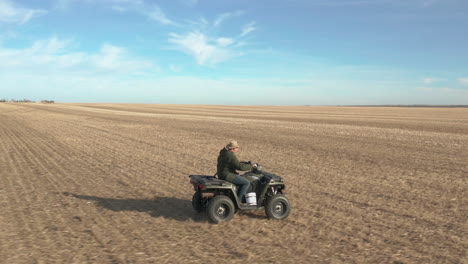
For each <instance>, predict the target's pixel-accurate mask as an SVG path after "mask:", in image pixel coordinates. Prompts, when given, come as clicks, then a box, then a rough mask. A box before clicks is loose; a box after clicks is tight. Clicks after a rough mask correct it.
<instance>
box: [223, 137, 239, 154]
mask: <svg viewBox="0 0 468 264" xmlns="http://www.w3.org/2000/svg"><path fill="white" fill-rule="evenodd" d="M226 149H227V150H229V151H232V152H237V150H238V149H239V143H237V141H235V140H231V142H229V143H228V144H227V145H226Z"/></svg>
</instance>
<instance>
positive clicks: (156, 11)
mask: <svg viewBox="0 0 468 264" xmlns="http://www.w3.org/2000/svg"><path fill="white" fill-rule="evenodd" d="M142 12H143V13H145V14H146V15H147V16H148V17H149V18H150V19H152V20H154V21H157V22H159V23H161V24H164V25H175V24H176V23H174V21H172V20H170V19H169V18H167V16H166V14H165V13H164V12H163V11H162V9H161V8H160V7H159V6H153V7H152V8H151V9H150V10H149V11H143V10H142Z"/></svg>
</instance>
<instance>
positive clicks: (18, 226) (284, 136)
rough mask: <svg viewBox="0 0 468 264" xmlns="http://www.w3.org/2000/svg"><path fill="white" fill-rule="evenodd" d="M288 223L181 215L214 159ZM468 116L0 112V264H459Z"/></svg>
mask: <svg viewBox="0 0 468 264" xmlns="http://www.w3.org/2000/svg"><path fill="white" fill-rule="evenodd" d="M230 139H236V140H238V142H239V143H240V144H241V149H240V152H239V156H240V159H242V160H251V161H253V162H259V163H261V164H263V165H264V167H265V169H266V170H268V171H270V172H273V173H275V174H278V175H281V176H283V177H284V179H285V181H286V185H287V196H288V198H289V199H290V200H291V203H292V211H291V214H290V216H289V218H288V219H287V220H285V221H273V220H268V219H267V218H266V216H265V213H264V212H263V211H256V212H241V213H238V214H236V215H235V217H234V218H233V220H231V221H230V222H228V223H223V224H220V225H214V224H211V223H209V222H208V220H207V218H206V216H205V215H203V214H198V213H196V212H194V211H193V209H192V208H191V197H192V195H193V189H192V186H191V185H190V183H189V179H188V175H190V174H207V175H212V174H214V172H215V167H216V157H217V155H218V152H219V150H220V149H221V148H222V147H223V146H224V145H225V144H226V143H227V142H228V141H229V140H230ZM467 182H468V109H466V108H384V107H362V108H360V107H306V106H304V107H286V106H285V107H282V106H203V105H131V104H35V103H31V104H13V103H1V104H0V209H1V213H0V262H2V263H244V262H246V261H248V262H249V263H393V264H397V263H468V260H467V248H468V234H467V230H468V224H467V223H468V199H467V197H468V195H467V194H468V183H467Z"/></svg>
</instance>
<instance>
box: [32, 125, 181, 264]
mask: <svg viewBox="0 0 468 264" xmlns="http://www.w3.org/2000/svg"><path fill="white" fill-rule="evenodd" d="M62 128H63V127H62ZM38 138H41V136H38ZM36 141H40V140H39V139H37V138H35V139H34V140H33V142H36ZM44 142H46V143H47V142H49V141H44V140H43V143H44ZM93 147H94V146H93ZM41 148H42V147H41ZM44 149H46V150H45V151H46V152H47V151H48V148H44ZM58 152H59V153H62V152H63V151H61V150H59V151H58ZM37 154H40V155H43V156H47V157H53V156H54V154H55V153H53V152H52V153H51V152H48V153H45V154H46V155H44V153H37ZM71 156H74V155H71ZM85 157H86V156H85ZM77 159H79V160H80V161H81V160H83V162H82V163H81V164H80V162H77V160H73V161H72V162H73V163H76V164H66V163H64V164H63V167H64V168H66V169H68V170H70V171H79V168H81V169H82V170H83V168H86V166H89V164H87V165H86V163H87V160H86V159H84V157H83V156H80V157H79V158H77ZM62 162H66V159H65V160H64V159H62ZM94 162H95V163H96V161H94ZM98 163H99V164H100V162H98ZM85 170H86V169H85ZM92 172H94V173H96V167H94V168H93V171H89V172H88V174H91V173H92ZM101 172H103V173H102V175H103V176H109V175H105V174H104V170H102V171H101ZM58 174H63V175H67V173H58ZM98 174H99V173H98ZM106 180H107V181H108V180H109V179H106ZM62 182H63V181H62ZM80 184H81V185H83V182H81V183H80ZM62 188H63V187H62ZM86 189H87V188H86ZM89 189H90V190H91V189H92V188H89ZM111 189H117V188H113V187H112V188H111ZM109 196H110V197H112V195H109ZM114 196H115V194H114ZM127 197H128V195H127ZM100 203H106V205H105V207H107V208H111V209H114V211H119V210H120V209H119V208H118V207H115V205H114V204H113V201H112V199H108V200H101V201H100ZM117 203H119V201H117ZM133 206H134V207H135V208H133V209H134V210H136V211H140V210H139V209H141V211H148V208H147V207H148V203H144V204H143V205H142V206H140V205H139V204H135V203H134V204H133ZM184 211H187V210H184ZM121 218H123V220H122V221H120V222H123V221H124V220H125V216H123V217H121ZM106 221H107V222H109V221H108V219H106ZM129 221H131V220H129ZM129 221H127V222H129ZM103 222H104V221H103ZM107 224H109V223H107ZM111 225H112V226H117V227H118V226H119V225H118V223H116V224H115V225H114V224H111ZM91 231H92V233H93V234H94V235H95V236H96V237H97V240H98V241H100V243H101V244H106V243H107V242H109V241H115V240H117V241H119V239H103V235H101V234H103V233H105V232H103V231H100V230H99V229H97V228H96V225H94V226H92V228H91ZM108 233H109V232H107V233H106V236H107V237H109V234H108ZM132 237H133V236H130V237H127V240H128V239H130V240H131V239H132ZM135 240H137V239H136V238H135ZM120 241H122V240H120ZM121 244H122V245H125V243H121ZM125 247H127V246H125ZM115 251H118V250H115ZM120 252H122V251H121V250H120ZM147 255H150V254H147ZM142 257H144V256H142ZM119 259H120V262H122V259H125V258H124V257H120V258H119Z"/></svg>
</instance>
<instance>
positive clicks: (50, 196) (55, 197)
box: [7, 120, 123, 262]
mask: <svg viewBox="0 0 468 264" xmlns="http://www.w3.org/2000/svg"><path fill="white" fill-rule="evenodd" d="M10 121H11V120H10ZM11 123H14V122H10V124H11ZM10 130H12V129H11V128H10ZM24 131H28V133H24ZM34 132H35V131H34V130H31V129H22V130H19V129H18V130H16V131H10V133H7V134H9V135H8V136H9V139H10V140H9V141H10V142H12V144H11V145H12V146H13V148H16V149H18V148H21V150H22V151H24V152H23V153H19V152H18V151H17V154H18V156H19V157H20V160H21V162H17V159H13V160H12V161H13V166H12V167H13V169H14V170H16V169H15V168H21V167H23V168H29V170H26V171H22V172H18V173H15V174H16V175H18V176H19V177H17V178H16V179H17V181H18V184H19V185H20V186H21V187H22V189H23V193H24V194H26V199H25V200H26V203H27V204H31V205H33V204H35V203H38V202H40V204H41V205H45V204H48V205H50V204H56V205H59V204H60V203H61V205H62V207H61V208H60V212H61V213H58V214H56V215H54V216H52V215H50V214H49V213H47V210H46V211H45V213H44V212H39V213H37V215H35V217H34V219H39V220H37V221H38V222H34V224H35V225H36V227H35V228H33V227H31V228H29V231H30V232H28V233H34V234H42V235H43V236H45V238H43V239H42V240H46V242H47V243H46V244H47V245H51V244H52V245H54V244H55V245H60V244H65V245H67V244H69V243H65V242H63V241H64V240H65V239H64V238H63V237H60V236H61V234H62V233H63V232H72V231H71V230H58V229H59V228H65V229H68V227H69V226H72V225H70V224H69V221H70V216H71V215H74V214H75V212H74V211H69V210H67V208H63V204H64V199H63V195H62V194H61V193H62V191H61V190H64V189H70V188H69V187H65V186H64V185H63V183H64V182H70V183H73V185H75V186H78V183H77V182H76V181H75V180H74V179H73V178H72V177H70V176H69V175H70V172H73V171H74V170H76V169H77V168H76V167H74V166H68V165H72V163H73V162H66V161H67V160H66V159H64V158H63V157H62V158H61V162H63V163H64V165H66V166H62V167H61V166H57V165H58V164H57V162H56V161H57V159H51V158H50V157H54V154H55V153H54V152H51V151H50V150H51V149H53V146H50V145H49V144H47V141H44V140H43V137H42V136H41V135H40V134H36V133H34ZM35 149H40V150H41V153H39V152H36V151H35ZM58 153H66V152H63V151H59V152H58ZM44 154H46V155H44ZM31 157H34V159H32V158H31ZM44 157H48V158H47V159H45V158H44ZM55 158H57V156H56V155H55ZM50 168H53V169H55V171H56V173H53V171H52V172H51V171H50ZM64 168H69V170H68V172H67V171H66V170H64ZM27 175H29V176H31V177H28V181H25V180H24V177H26V176H27ZM59 175H60V176H59ZM37 176H43V177H37ZM63 176H65V177H66V179H67V181H63V180H62V181H59V180H58V179H59V178H61V179H63ZM51 177H52V178H51ZM9 180H10V179H9ZM44 180H45V181H44ZM44 184H45V185H50V186H44V187H43V186H41V185H44ZM80 185H82V182H81V183H80ZM59 186H60V187H59ZM38 187H42V188H38ZM40 189H42V191H39V192H38V190H40ZM50 190H55V192H50ZM10 193H14V192H11V191H10ZM30 193H32V194H37V193H45V194H47V195H45V197H30V195H29V194H30ZM33 198H35V199H33ZM15 199H16V200H17V201H16V204H20V203H19V201H18V197H15ZM41 200H46V201H41ZM65 204H66V202H65ZM46 207H47V206H46ZM19 208H21V207H19ZM77 208H78V209H79V211H80V212H81V215H82V216H83V217H80V216H75V217H73V218H71V219H75V221H78V222H81V221H83V219H86V217H85V216H88V215H90V213H87V212H85V211H83V210H82V209H83V208H82V207H77ZM63 212H66V213H65V214H64V213H63ZM57 215H58V217H57ZM91 215H92V217H91V221H90V223H88V224H87V226H88V227H85V228H83V227H82V228H80V229H79V230H77V231H74V233H75V235H74V236H75V237H76V236H79V234H82V233H83V232H84V233H86V232H89V233H91V234H92V235H93V236H94V237H95V240H96V241H97V242H98V243H99V244H100V245H101V246H102V247H103V248H104V250H105V251H108V252H107V254H108V255H109V256H108V257H109V259H110V260H111V261H116V262H122V259H121V258H120V257H119V256H116V255H115V254H112V252H111V250H110V249H109V248H108V247H107V241H109V240H108V239H107V238H106V236H108V235H109V232H103V231H101V230H100V228H99V227H98V226H99V222H101V223H105V224H104V225H107V224H108V223H109V219H104V218H103V217H99V213H96V212H91ZM18 217H20V218H21V217H23V218H28V216H27V215H26V216H24V214H23V216H21V215H19V216H18ZM67 220H68V221H67ZM99 220H100V221H99ZM57 221H58V222H60V225H58V223H57ZM93 222H94V223H93ZM26 223H27V224H28V225H31V224H30V223H28V222H26ZM50 223H55V224H56V225H50ZM85 226H86V225H85ZM41 228H44V229H42V230H41ZM46 229H51V230H52V231H61V232H44V230H46ZM104 233H105V234H106V236H104V235H103V234H104ZM113 235H114V236H115V233H114V234H113ZM50 236H52V238H50ZM56 236H59V237H56ZM120 237H121V238H123V236H122V235H120ZM28 240H29V241H31V240H32V239H28ZM40 240H41V239H40ZM121 240H122V239H121ZM33 246H34V244H33ZM39 249H41V250H46V249H44V248H43V247H42V246H41V247H39ZM66 250H69V249H68V248H66ZM87 250H89V249H87ZM45 252H47V251H45ZM48 252H50V250H48ZM42 255H44V254H42ZM77 255H79V254H77ZM98 255H99V254H98Z"/></svg>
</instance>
